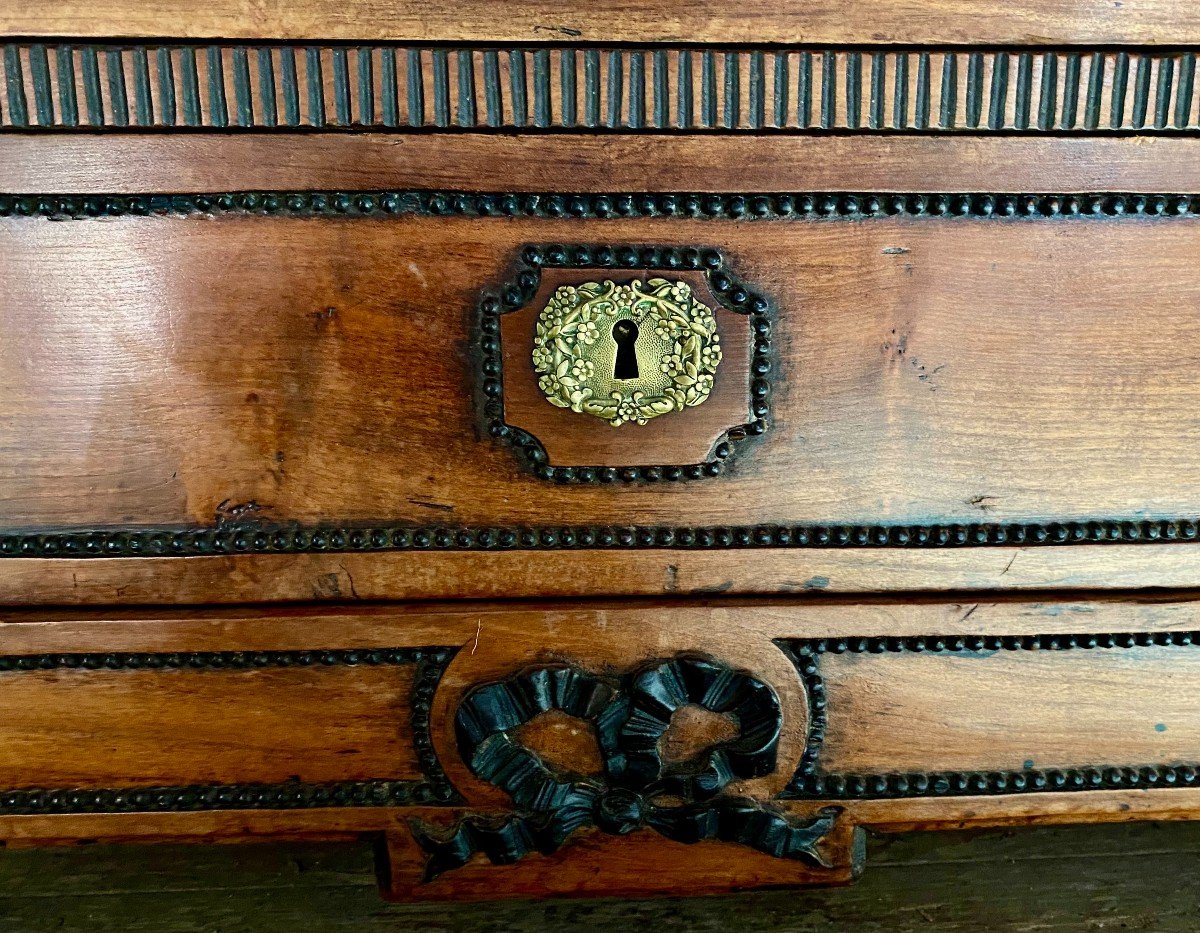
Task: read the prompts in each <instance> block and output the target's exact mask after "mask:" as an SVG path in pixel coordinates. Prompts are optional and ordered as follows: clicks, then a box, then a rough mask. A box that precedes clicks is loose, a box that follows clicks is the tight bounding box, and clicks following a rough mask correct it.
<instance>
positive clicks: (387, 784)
mask: <svg viewBox="0 0 1200 933" xmlns="http://www.w3.org/2000/svg"><path fill="white" fill-rule="evenodd" d="M456 652H457V649H456V648H446V647H432V648H362V649H343V650H336V651H321V650H314V651H188V652H171V653H165V654H157V653H146V652H137V653H103V654H101V653H89V654H42V655H7V656H0V674H5V673H14V672H21V671H49V670H63V669H68V670H92V671H131V670H172V669H175V670H179V669H188V670H256V669H260V668H270V667H314V666H337V665H357V664H365V665H407V664H415V665H416V666H417V673H416V677H415V678H414V682H413V690H412V712H411V721H410V722H411V728H412V731H413V745H414V746H415V748H416V751H417V759H418V762H419V767H420V770H421V772H422V774H423V775H424V779H423V780H419V781H413V780H386V779H378V780H366V781H336V782H323V783H305V782H302V781H286V782H283V783H279V784H260V783H256V784H193V785H187V786H170V787H168V786H159V787H119V788H100V789H86V788H22V789H15V790H13V789H4V790H0V815H15V814H35V813H36V814H45V813H130V812H135V811H149V812H168V811H169V812H194V811H202V810H248V809H250V810H298V809H308V808H313V807H403V806H415V805H420V806H430V805H438V804H442V805H445V804H455V803H460V802H461V798H460V797H459V795H458V793H457V792H456V791H455V790H454V787H453V786H452V785H451V783H450V780H449V778H447V777H446V773H445V771H443V770H442V766H441V763H440V762H439V761H438V758H437V753H436V752H435V751H434V748H433V738H432V735H431V732H430V709H431V706H432V703H433V694H434V691H435V690H436V689H437V685H438V682H439V681H440V680H441V677H442V673H443V672H444V671H445V669H446V666H447V665H448V664H449V663H450V661H451V659H452V658H453V657H454V655H455V653H456Z"/></svg>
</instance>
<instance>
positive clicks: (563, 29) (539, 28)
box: [533, 23, 583, 39]
mask: <svg viewBox="0 0 1200 933" xmlns="http://www.w3.org/2000/svg"><path fill="white" fill-rule="evenodd" d="M533 31H534V32H557V33H561V34H562V35H564V36H570V37H571V38H572V39H578V38H579V37H580V36H582V35H583V30H582V29H574V28H572V27H570V26H550V25H545V24H542V23H539V24H538V25H536V26H534V27H533Z"/></svg>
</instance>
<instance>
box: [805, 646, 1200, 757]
mask: <svg viewBox="0 0 1200 933" xmlns="http://www.w3.org/2000/svg"><path fill="white" fill-rule="evenodd" d="M821 671H822V678H823V680H824V683H825V689H826V691H827V695H828V699H829V717H828V725H827V727H826V730H825V740H824V743H823V745H822V748H821V757H820V765H821V769H822V771H828V772H830V773H857V774H872V773H886V772H892V771H896V772H899V771H1021V770H1029V769H1034V768H1037V769H1070V768H1089V767H1093V766H1095V765H1097V764H1099V763H1103V764H1107V765H1113V766H1123V767H1129V766H1133V767H1141V766H1144V765H1162V764H1175V763H1178V762H1188V761H1190V762H1196V761H1197V760H1198V755H1197V752H1198V750H1200V723H1198V722H1197V721H1196V717H1195V715H1194V713H1195V704H1194V702H1193V697H1194V696H1195V695H1196V693H1197V692H1198V691H1200V650H1197V649H1196V648H1193V647H1191V646H1190V645H1187V646H1180V645H1171V646H1150V647H1134V648H1124V649H1123V648H1111V649H1101V648H1096V649H1092V650H1086V649H1083V648H1074V649H1063V650H1055V649H1049V650H1034V649H1013V650H1006V649H1003V648H1001V649H998V650H992V649H983V650H978V651H972V650H963V651H941V652H939V651H900V652H885V653H882V654H874V653H862V652H849V653H846V654H826V655H824V656H823V657H822V663H821ZM1098 749H1104V754H1103V756H1102V758H1103V762H1101V761H1100V760H1099V758H1098V755H1097V750H1098Z"/></svg>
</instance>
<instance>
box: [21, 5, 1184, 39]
mask: <svg viewBox="0 0 1200 933" xmlns="http://www.w3.org/2000/svg"><path fill="white" fill-rule="evenodd" d="M0 33H6V34H9V35H15V36H63V35H66V36H89V37H109V36H120V37H143V36H145V37H158V36H179V37H186V38H257V37H270V38H276V39H345V40H351V41H353V40H370V39H396V40H417V41H422V42H444V41H488V42H492V41H515V42H554V41H559V42H561V41H563V40H583V41H586V42H688V43H692V42H717V43H726V42H763V43H784V42H797V41H799V42H813V43H825V42H832V43H856V44H859V43H922V42H950V43H967V42H974V43H981V44H988V43H1001V42H1003V43H1017V44H1031V45H1036V44H1042V43H1056V42H1059V43H1062V42H1065V43H1077V42H1101V43H1109V44H1115V43H1130V42H1134V43H1136V42H1147V43H1160V44H1165V45H1183V44H1187V43H1190V42H1195V41H1198V39H1200V18H1198V17H1197V15H1196V14H1195V12H1194V11H1193V10H1191V9H1190V8H1189V7H1188V6H1186V5H1182V4H1179V3H1176V2H1173V0H1124V2H1122V3H1120V4H1119V5H1118V4H1114V3H1111V2H1107V0H1044V2H1038V0H1017V2H1014V3H1011V4H1008V5H1006V6H1004V7H1003V8H998V7H989V6H987V5H985V4H981V3H979V2H977V0H904V2H900V3H896V2H889V0H869V2H859V3H851V2H846V0H823V2H820V3H813V4H806V5H804V6H803V7H798V6H796V5H794V4H789V3H787V2H784V0H752V2H746V3H742V4H738V5H737V6H736V7H732V6H729V5H726V4H719V3H711V2H706V3H703V4H700V5H687V4H680V3H678V2H673V0H649V2H642V3H638V4H628V3H624V2H617V0H605V2H600V3H591V4H582V5H581V4H563V3H552V2H547V0H515V2H511V3H508V4H506V5H505V7H504V15H503V16H497V15H496V8H495V6H494V5H492V4H490V3H488V2H487V0H468V2H464V3H457V4H447V3H444V2H437V0H405V2H402V3H390V2H386V0H352V2H337V0H305V2H303V3H299V4H291V3H287V2H284V0H266V2H250V0H214V2H212V3H209V4H206V5H205V6H204V8H203V9H196V8H195V7H193V6H190V5H187V4H182V3H180V2H178V0H154V2H149V3H147V2H139V0H104V2H103V3H100V4H96V3H90V2H86V0H53V2H47V3H41V4H37V5H36V6H29V5H26V4H24V3H22V2H21V0H5V2H4V3H3V5H0Z"/></svg>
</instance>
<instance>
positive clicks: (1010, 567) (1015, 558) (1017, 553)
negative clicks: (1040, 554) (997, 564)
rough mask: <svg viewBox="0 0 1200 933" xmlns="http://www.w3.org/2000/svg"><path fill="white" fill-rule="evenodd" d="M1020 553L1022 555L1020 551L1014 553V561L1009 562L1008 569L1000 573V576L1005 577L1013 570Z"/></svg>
mask: <svg viewBox="0 0 1200 933" xmlns="http://www.w3.org/2000/svg"><path fill="white" fill-rule="evenodd" d="M1020 553H1021V552H1020V551H1013V556H1012V560H1010V561H1009V562H1008V566H1007V567H1005V568H1004V569H1003V570H1001V571H1000V576H1004V575H1005V574H1006V573H1008V572H1009V571H1010V570H1012V565H1013V564H1015V563H1016V562H1017V557H1018V555H1019V554H1020Z"/></svg>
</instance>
